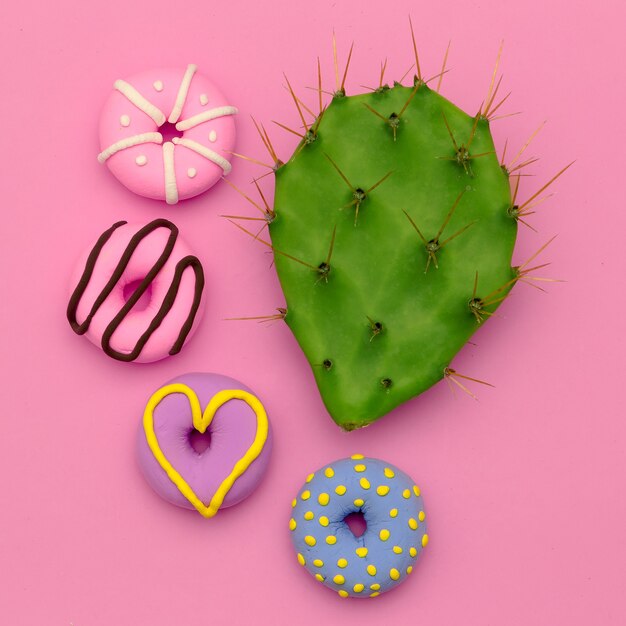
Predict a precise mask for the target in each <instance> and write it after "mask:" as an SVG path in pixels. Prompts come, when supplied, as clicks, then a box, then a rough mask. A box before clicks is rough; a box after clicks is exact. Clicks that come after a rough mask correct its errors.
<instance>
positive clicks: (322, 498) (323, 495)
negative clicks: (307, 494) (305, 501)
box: [317, 493, 330, 506]
mask: <svg viewBox="0 0 626 626" xmlns="http://www.w3.org/2000/svg"><path fill="white" fill-rule="evenodd" d="M317 501H318V502H319V503H320V504H321V505H322V506H326V505H327V504H328V503H329V502H330V496H329V495H328V494H327V493H320V495H319V496H317Z"/></svg>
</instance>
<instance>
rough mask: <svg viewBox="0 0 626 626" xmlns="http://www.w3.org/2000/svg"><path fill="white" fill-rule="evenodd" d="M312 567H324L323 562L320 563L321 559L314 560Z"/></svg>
mask: <svg viewBox="0 0 626 626" xmlns="http://www.w3.org/2000/svg"><path fill="white" fill-rule="evenodd" d="M313 565H315V567H324V561H322V559H315V560H314V561H313Z"/></svg>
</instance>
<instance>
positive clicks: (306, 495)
mask: <svg viewBox="0 0 626 626" xmlns="http://www.w3.org/2000/svg"><path fill="white" fill-rule="evenodd" d="M300 497H301V498H302V499H303V500H308V499H309V498H310V497H311V492H310V491H309V490H308V489H307V490H306V491H303V492H302V495H301V496H300Z"/></svg>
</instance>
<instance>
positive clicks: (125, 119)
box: [120, 115, 130, 127]
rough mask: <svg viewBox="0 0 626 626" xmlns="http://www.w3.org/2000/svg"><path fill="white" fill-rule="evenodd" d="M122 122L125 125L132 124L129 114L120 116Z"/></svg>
mask: <svg viewBox="0 0 626 626" xmlns="http://www.w3.org/2000/svg"><path fill="white" fill-rule="evenodd" d="M120 124H121V125H122V126H124V127H126V126H130V117H129V116H128V115H122V116H121V117H120Z"/></svg>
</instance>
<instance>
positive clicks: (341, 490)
mask: <svg viewBox="0 0 626 626" xmlns="http://www.w3.org/2000/svg"><path fill="white" fill-rule="evenodd" d="M346 491H348V490H347V489H346V487H345V485H337V486H336V487H335V493H336V494H337V495H338V496H342V495H343V494H344V493H346Z"/></svg>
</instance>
